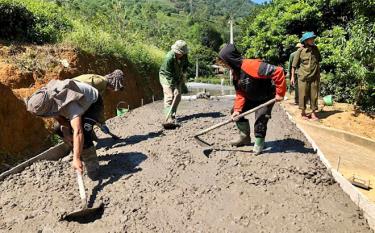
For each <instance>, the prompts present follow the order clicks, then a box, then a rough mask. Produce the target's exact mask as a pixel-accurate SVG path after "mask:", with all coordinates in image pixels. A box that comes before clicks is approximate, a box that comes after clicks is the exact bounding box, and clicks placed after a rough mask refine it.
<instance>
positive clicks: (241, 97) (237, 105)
mask: <svg viewBox="0 0 375 233" xmlns="http://www.w3.org/2000/svg"><path fill="white" fill-rule="evenodd" d="M245 102H246V93H245V92H243V91H241V90H237V91H236V99H235V100H234V106H233V109H234V111H235V112H242V109H243V107H244V106H245Z"/></svg>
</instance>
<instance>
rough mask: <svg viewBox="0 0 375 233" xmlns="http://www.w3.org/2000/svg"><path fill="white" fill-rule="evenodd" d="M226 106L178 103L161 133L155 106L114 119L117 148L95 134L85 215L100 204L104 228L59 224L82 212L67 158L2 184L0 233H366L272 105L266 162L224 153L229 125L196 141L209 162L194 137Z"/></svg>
mask: <svg viewBox="0 0 375 233" xmlns="http://www.w3.org/2000/svg"><path fill="white" fill-rule="evenodd" d="M232 104H233V101H229V100H219V101H217V100H198V101H191V102H188V101H186V102H182V103H181V106H180V108H179V112H178V119H179V121H180V123H181V127H180V128H179V129H177V130H172V131H165V130H163V128H162V126H161V123H162V121H163V116H162V114H161V111H162V103H161V102H157V103H154V104H149V105H146V106H144V107H142V108H138V109H136V110H134V111H132V112H131V113H129V115H127V116H124V117H118V118H114V119H111V120H110V121H109V122H108V126H109V127H110V128H111V129H113V132H114V133H115V134H117V135H120V136H121V137H122V138H123V139H121V140H118V141H113V140H112V139H110V138H106V137H105V136H104V135H101V134H100V132H98V136H99V137H100V138H101V141H100V142H99V144H98V145H97V147H98V150H97V152H98V155H99V160H100V179H99V180H98V181H88V180H87V179H85V181H86V186H87V191H88V195H89V197H90V201H89V202H90V205H95V204H97V203H104V204H105V210H104V213H103V215H102V217H101V219H98V220H96V221H94V222H91V223H87V224H80V223H76V222H66V221H60V220H59V219H60V218H61V216H63V215H64V214H66V213H68V212H71V211H73V210H75V209H77V208H79V207H80V198H79V195H78V187H77V184H76V179H75V173H74V171H73V170H72V168H71V167H70V166H71V165H70V161H69V158H64V159H62V160H60V161H42V162H38V163H35V164H33V165H32V166H30V167H28V168H27V169H26V170H25V171H23V172H22V173H19V174H15V175H12V176H10V177H8V178H6V179H5V180H4V181H3V182H0V190H1V194H0V232H45V233H46V232H326V233H333V232H340V233H341V232H353V233H354V232H356V233H357V232H358V233H359V232H372V231H371V230H370V229H369V226H368V224H367V223H366V220H365V219H364V218H363V216H362V213H361V212H360V211H359V210H358V209H357V207H356V205H355V204H354V203H353V202H351V200H350V199H349V197H348V196H347V195H346V194H345V193H344V192H343V191H342V190H341V189H340V187H339V186H338V184H337V183H335V181H334V180H333V178H332V176H331V175H330V174H329V173H328V172H327V170H326V168H325V167H324V165H323V164H322V163H321V162H320V160H319V158H318V156H317V155H316V154H315V153H314V151H313V149H312V148H311V146H310V145H309V143H308V142H307V140H306V139H305V138H304V136H303V135H302V133H301V132H300V131H299V130H298V129H297V128H296V127H295V126H294V125H293V124H292V123H291V122H290V121H289V120H288V118H287V116H286V115H285V113H284V112H283V110H282V109H281V107H279V106H278V105H276V106H275V107H274V110H273V115H272V119H271V120H270V122H269V131H268V135H267V139H266V141H267V143H266V151H265V153H264V154H262V155H259V156H254V155H253V154H252V153H251V149H252V147H251V146H249V147H243V148H232V147H230V146H229V145H228V141H229V140H230V139H232V138H233V137H234V136H236V134H237V131H236V128H235V126H234V124H229V125H227V126H225V127H223V128H220V129H217V130H215V131H213V132H210V133H208V134H207V135H204V136H202V138H203V139H204V140H206V141H209V142H211V143H213V144H214V146H213V147H214V149H215V150H214V151H213V153H212V154H211V157H210V158H206V157H205V156H204V155H203V153H202V148H201V147H199V145H198V144H197V143H196V142H195V141H194V139H193V135H194V133H196V132H197V131H199V130H202V129H204V128H207V127H209V126H211V125H213V124H215V123H219V122H221V121H223V120H225V119H227V117H228V116H229V111H230V108H231V106H232ZM250 120H251V122H253V117H250Z"/></svg>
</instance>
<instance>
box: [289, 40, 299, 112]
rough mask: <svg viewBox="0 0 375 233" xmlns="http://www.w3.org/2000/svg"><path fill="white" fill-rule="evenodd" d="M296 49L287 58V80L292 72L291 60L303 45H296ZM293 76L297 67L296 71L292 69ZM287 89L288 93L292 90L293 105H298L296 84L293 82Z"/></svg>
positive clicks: (296, 72) (296, 73)
mask: <svg viewBox="0 0 375 233" xmlns="http://www.w3.org/2000/svg"><path fill="white" fill-rule="evenodd" d="M296 48H297V50H296V51H294V52H293V53H291V54H290V56H289V61H288V74H287V77H288V78H291V77H292V75H291V74H290V72H291V70H292V63H293V60H294V56H295V55H296V53H297V51H298V49H299V48H303V44H301V43H298V44H297V45H296ZM295 75H298V67H297V68H296V69H294V76H295ZM289 88H290V92H291V91H292V89H293V88H294V104H295V105H298V102H299V101H298V98H299V96H298V82H295V83H294V86H293V85H292V84H290V85H289Z"/></svg>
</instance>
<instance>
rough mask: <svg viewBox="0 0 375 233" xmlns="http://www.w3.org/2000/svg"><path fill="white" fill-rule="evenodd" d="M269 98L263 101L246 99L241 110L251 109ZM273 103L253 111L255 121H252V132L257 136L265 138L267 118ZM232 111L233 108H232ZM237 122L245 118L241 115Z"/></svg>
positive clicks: (244, 120) (269, 115)
mask: <svg viewBox="0 0 375 233" xmlns="http://www.w3.org/2000/svg"><path fill="white" fill-rule="evenodd" d="M268 100H270V99H267V100H264V101H252V100H248V99H247V100H246V102H245V106H244V108H243V110H242V112H246V111H248V110H250V109H253V108H255V107H258V106H259V105H261V104H263V103H265V102H267V101H268ZM273 105H274V104H271V105H268V106H266V107H263V108H261V109H259V110H258V111H256V112H255V122H254V134H255V137H257V138H265V137H266V134H267V124H268V120H269V119H271V113H272V108H273ZM232 113H233V109H232ZM238 121H239V122H246V121H247V120H246V119H245V118H244V117H242V118H240V119H239V120H238Z"/></svg>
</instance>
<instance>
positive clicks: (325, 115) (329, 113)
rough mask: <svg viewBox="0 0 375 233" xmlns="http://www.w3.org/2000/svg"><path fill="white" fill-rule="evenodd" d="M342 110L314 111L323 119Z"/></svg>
mask: <svg viewBox="0 0 375 233" xmlns="http://www.w3.org/2000/svg"><path fill="white" fill-rule="evenodd" d="M342 112H343V111H341V110H332V111H325V110H323V111H319V112H317V113H316V115H317V116H318V118H319V119H325V118H328V117H329V116H332V115H335V114H337V113H342Z"/></svg>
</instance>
